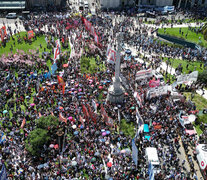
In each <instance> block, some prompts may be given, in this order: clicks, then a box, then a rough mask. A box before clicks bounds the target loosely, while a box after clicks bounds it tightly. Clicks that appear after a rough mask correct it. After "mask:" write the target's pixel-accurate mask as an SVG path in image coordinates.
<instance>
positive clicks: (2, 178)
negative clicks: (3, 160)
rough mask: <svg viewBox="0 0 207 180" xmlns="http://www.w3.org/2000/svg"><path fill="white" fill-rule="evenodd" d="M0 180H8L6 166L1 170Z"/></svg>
mask: <svg viewBox="0 0 207 180" xmlns="http://www.w3.org/2000/svg"><path fill="white" fill-rule="evenodd" d="M0 179H1V180H7V173H6V168H5V165H4V164H3V166H2V168H1V173H0Z"/></svg>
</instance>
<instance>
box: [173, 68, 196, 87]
mask: <svg viewBox="0 0 207 180" xmlns="http://www.w3.org/2000/svg"><path fill="white" fill-rule="evenodd" d="M197 79H198V71H193V72H192V73H190V74H182V75H180V76H178V77H177V82H176V84H187V83H189V82H196V81H197Z"/></svg>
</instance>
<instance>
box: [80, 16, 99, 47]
mask: <svg viewBox="0 0 207 180" xmlns="http://www.w3.org/2000/svg"><path fill="white" fill-rule="evenodd" d="M81 19H82V22H83V24H84V25H85V28H86V30H87V31H89V32H90V34H91V35H92V36H93V37H94V41H95V42H96V43H97V44H98V45H100V44H99V37H98V35H97V33H96V31H95V28H94V27H93V26H92V24H91V22H90V21H88V20H87V19H85V18H84V17H83V16H82V17H81Z"/></svg>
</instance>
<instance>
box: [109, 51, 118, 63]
mask: <svg viewBox="0 0 207 180" xmlns="http://www.w3.org/2000/svg"><path fill="white" fill-rule="evenodd" d="M107 62H108V63H111V64H115V62H116V51H114V50H113V49H109V52H108V56H107Z"/></svg>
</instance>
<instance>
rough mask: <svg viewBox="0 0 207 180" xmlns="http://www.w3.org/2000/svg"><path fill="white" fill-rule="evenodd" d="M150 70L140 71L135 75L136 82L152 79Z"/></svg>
mask: <svg viewBox="0 0 207 180" xmlns="http://www.w3.org/2000/svg"><path fill="white" fill-rule="evenodd" d="M152 76H153V75H152V69H148V70H141V71H138V72H137V73H136V80H141V79H145V78H150V77H152Z"/></svg>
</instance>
